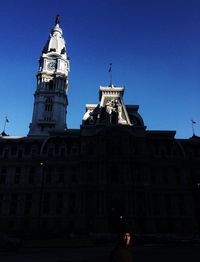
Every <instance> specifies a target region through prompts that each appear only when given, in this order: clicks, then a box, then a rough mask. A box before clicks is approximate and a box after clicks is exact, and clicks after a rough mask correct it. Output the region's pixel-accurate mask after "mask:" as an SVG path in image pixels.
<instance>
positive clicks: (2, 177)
mask: <svg viewBox="0 0 200 262" xmlns="http://www.w3.org/2000/svg"><path fill="white" fill-rule="evenodd" d="M5 183H6V176H5V175H0V184H1V185H3V184H5Z"/></svg>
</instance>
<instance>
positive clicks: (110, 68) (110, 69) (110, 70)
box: [108, 63, 112, 86]
mask: <svg viewBox="0 0 200 262" xmlns="http://www.w3.org/2000/svg"><path fill="white" fill-rule="evenodd" d="M108 72H109V73H110V86H112V63H110V67H109V70H108Z"/></svg>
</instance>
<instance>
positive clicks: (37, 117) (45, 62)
mask: <svg viewBox="0 0 200 262" xmlns="http://www.w3.org/2000/svg"><path fill="white" fill-rule="evenodd" d="M69 71H70V67H69V58H68V56H67V52H66V44H65V40H64V38H63V33H62V29H61V28H60V16H59V15H57V16H56V21H55V26H54V27H53V29H52V30H51V33H50V36H49V38H48V40H47V42H46V44H45V46H44V48H43V50H42V54H41V56H40V59H39V70H38V73H37V75H36V78H37V87H36V92H35V94H34V109H33V117H32V123H31V124H30V131H29V134H28V135H29V136H48V134H49V131H59V132H62V131H64V130H65V129H66V128H67V126H66V109H67V105H68V97H67V93H68V73H69Z"/></svg>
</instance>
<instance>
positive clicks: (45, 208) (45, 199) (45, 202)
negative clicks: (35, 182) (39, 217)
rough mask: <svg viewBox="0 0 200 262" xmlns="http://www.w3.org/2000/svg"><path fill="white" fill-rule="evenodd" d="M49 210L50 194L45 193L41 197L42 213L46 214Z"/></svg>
mask: <svg viewBox="0 0 200 262" xmlns="http://www.w3.org/2000/svg"><path fill="white" fill-rule="evenodd" d="M49 209H50V193H49V192H45V193H44V196H43V213H44V214H48V213H49Z"/></svg>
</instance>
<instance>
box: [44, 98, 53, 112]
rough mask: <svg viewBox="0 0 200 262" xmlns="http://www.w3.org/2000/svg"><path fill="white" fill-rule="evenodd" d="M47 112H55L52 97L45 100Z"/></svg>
mask: <svg viewBox="0 0 200 262" xmlns="http://www.w3.org/2000/svg"><path fill="white" fill-rule="evenodd" d="M45 111H46V112H52V111H53V100H52V98H51V97H49V98H47V99H46V100H45Z"/></svg>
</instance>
